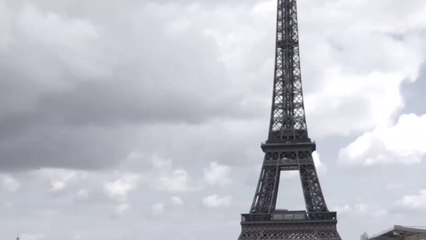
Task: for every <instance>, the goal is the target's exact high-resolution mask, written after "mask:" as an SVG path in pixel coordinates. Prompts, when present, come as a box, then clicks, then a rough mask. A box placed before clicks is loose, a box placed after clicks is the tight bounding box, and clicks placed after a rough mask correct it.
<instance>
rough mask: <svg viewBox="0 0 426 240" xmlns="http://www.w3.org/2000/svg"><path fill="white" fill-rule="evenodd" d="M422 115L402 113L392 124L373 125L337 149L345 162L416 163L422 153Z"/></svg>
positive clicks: (425, 147)
mask: <svg viewBox="0 0 426 240" xmlns="http://www.w3.org/2000/svg"><path fill="white" fill-rule="evenodd" d="M423 136H426V115H423V116H417V115H414V114H409V115H402V116H401V117H400V118H399V120H398V122H397V123H396V124H395V125H391V126H384V127H377V128H375V129H374V130H373V131H372V132H368V133H364V134H363V135H362V136H360V137H358V138H357V139H356V140H355V141H354V142H352V143H351V144H349V145H348V146H346V147H345V148H343V149H341V150H340V153H339V160H340V161H341V162H343V163H345V164H347V165H360V166H373V165H384V164H397V163H399V164H415V163H420V162H421V161H422V160H423V158H424V156H425V154H426V141H424V139H423Z"/></svg>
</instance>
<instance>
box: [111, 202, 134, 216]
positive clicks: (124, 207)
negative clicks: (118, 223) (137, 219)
mask: <svg viewBox="0 0 426 240" xmlns="http://www.w3.org/2000/svg"><path fill="white" fill-rule="evenodd" d="M130 209H131V206H130V204H127V203H122V204H120V205H118V206H117V207H116V208H115V209H114V213H113V215H112V216H113V217H116V218H120V217H122V216H124V215H125V214H126V213H127V212H128V211H129V210H130Z"/></svg>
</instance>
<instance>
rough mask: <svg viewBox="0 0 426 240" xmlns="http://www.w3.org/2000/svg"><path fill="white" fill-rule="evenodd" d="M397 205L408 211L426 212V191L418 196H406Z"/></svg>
mask: <svg viewBox="0 0 426 240" xmlns="http://www.w3.org/2000/svg"><path fill="white" fill-rule="evenodd" d="M397 205H398V206H399V207H401V208H403V209H407V210H426V190H425V189H423V190H420V191H419V193H418V194H417V195H407V196H404V197H403V198H402V199H401V200H399V201H398V202H397Z"/></svg>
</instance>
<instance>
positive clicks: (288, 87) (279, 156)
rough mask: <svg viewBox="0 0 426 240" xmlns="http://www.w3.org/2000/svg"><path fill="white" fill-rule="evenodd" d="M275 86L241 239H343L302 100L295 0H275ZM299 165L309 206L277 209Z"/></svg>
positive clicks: (244, 217)
mask: <svg viewBox="0 0 426 240" xmlns="http://www.w3.org/2000/svg"><path fill="white" fill-rule="evenodd" d="M277 1H278V11H277V28H276V29H277V32H276V53H275V54H276V55H275V72H274V87H273V97H272V109H271V120H270V126H269V135H268V139H267V141H266V142H265V143H263V144H262V145H261V147H262V150H263V152H264V153H265V157H264V160H263V165H262V170H261V173H260V177H259V182H258V184H257V188H256V192H255V195H254V199H253V203H252V206H251V209H250V212H249V213H248V214H242V219H241V228H242V231H241V234H240V237H239V240H246V239H247V240H248V239H269V240H282V239H318V240H320V239H321V240H340V239H341V238H340V236H339V233H338V232H337V229H336V224H337V218H336V212H330V211H329V210H328V208H327V205H326V202H325V200H324V196H323V194H322V190H321V186H320V182H319V179H318V175H317V171H316V169H315V165H314V161H313V158H312V152H313V151H315V150H316V145H315V142H313V141H311V139H310V138H309V136H308V129H307V125H306V119H305V109H304V103H303V92H302V79H301V71H300V57H299V35H298V22H297V6H296V0H277ZM294 170H297V171H299V174H300V180H301V185H302V189H303V195H304V199H305V205H306V210H301V211H288V210H279V209H276V203H277V195H278V186H279V182H280V174H281V172H282V171H294Z"/></svg>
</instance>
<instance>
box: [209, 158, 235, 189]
mask: <svg viewBox="0 0 426 240" xmlns="http://www.w3.org/2000/svg"><path fill="white" fill-rule="evenodd" d="M230 172H231V168H230V167H228V166H226V165H220V164H218V163H217V162H211V163H210V165H209V167H208V168H205V169H204V170H203V173H204V179H205V181H206V182H207V183H208V184H209V185H213V186H214V185H218V186H224V185H228V184H230V183H231V182H232V179H231V178H230V177H229V175H230Z"/></svg>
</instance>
